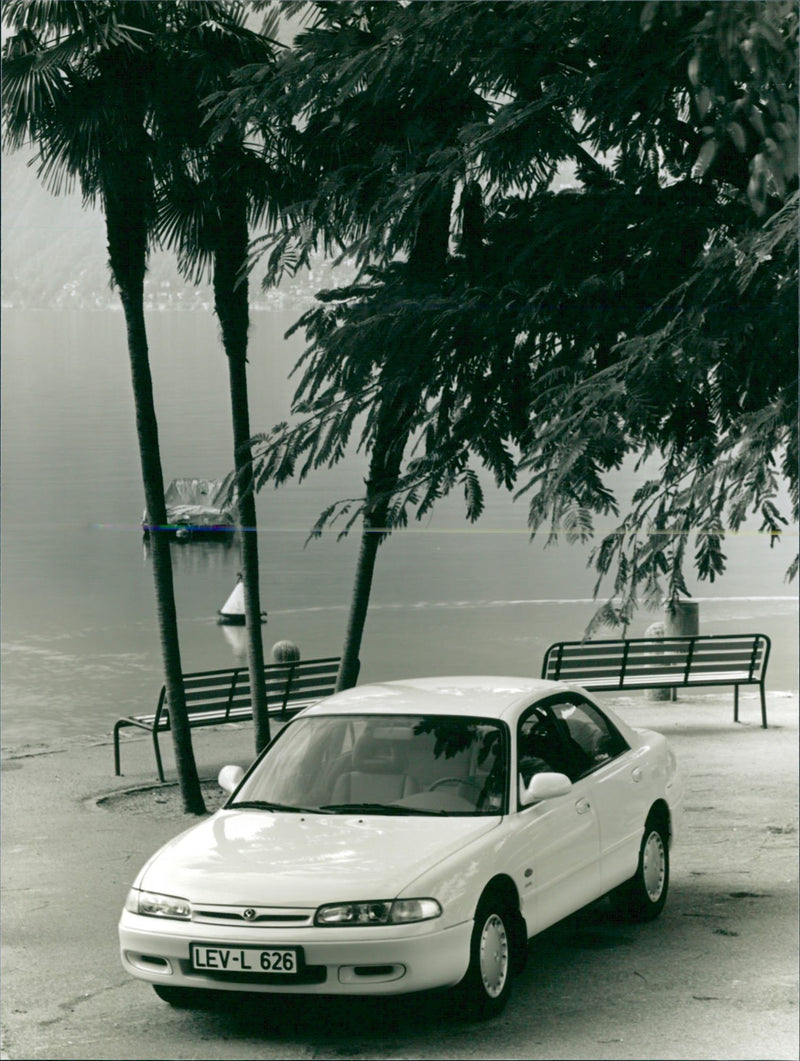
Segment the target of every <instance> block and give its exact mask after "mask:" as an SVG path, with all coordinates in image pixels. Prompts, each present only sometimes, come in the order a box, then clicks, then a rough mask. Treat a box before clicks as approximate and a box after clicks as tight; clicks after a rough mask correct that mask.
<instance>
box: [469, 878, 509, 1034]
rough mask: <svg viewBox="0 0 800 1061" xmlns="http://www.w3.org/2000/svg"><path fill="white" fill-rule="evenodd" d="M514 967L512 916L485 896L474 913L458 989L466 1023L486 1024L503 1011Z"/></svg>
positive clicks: (504, 905)
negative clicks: (464, 971)
mask: <svg viewBox="0 0 800 1061" xmlns="http://www.w3.org/2000/svg"><path fill="white" fill-rule="evenodd" d="M514 964H515V963H514V933H513V915H512V912H511V910H510V909H509V907H508V903H507V902H506V901H505V900H504V899H503V898H502V897H501V896H499V895H497V894H492V893H489V894H488V895H485V896H484V897H483V898H482V899H481V901H480V903H479V904H478V909H477V910H476V912H475V925H474V927H473V929H472V941H471V944H470V962H469V968H468V970H467V975H466V976H465V977H464V979H463V980H462V981H461V984H460V985H459V989H458V990H459V992H460V995H461V1001H462V1004H463V1007H464V1016H465V1017H466V1018H467V1019H471V1020H486V1019H488V1018H489V1017H496V1016H498V1014H500V1013H501V1012H502V1011H503V1009H504V1008H505V1005H506V1002H508V997H509V994H510V993H511V977H512V972H513V968H514Z"/></svg>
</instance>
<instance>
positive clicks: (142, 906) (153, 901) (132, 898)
mask: <svg viewBox="0 0 800 1061" xmlns="http://www.w3.org/2000/svg"><path fill="white" fill-rule="evenodd" d="M125 909H126V910H128V911H129V912H130V913H132V914H143V915H144V916H145V917H171V918H175V919H176V920H178V921H188V920H189V919H190V918H191V916H192V905H191V903H190V902H189V901H188V899H179V898H178V897H177V896H176V895H159V894H157V893H156V892H142V891H139V889H138V888H131V890H130V891H129V892H128V898H127V899H126V900H125Z"/></svg>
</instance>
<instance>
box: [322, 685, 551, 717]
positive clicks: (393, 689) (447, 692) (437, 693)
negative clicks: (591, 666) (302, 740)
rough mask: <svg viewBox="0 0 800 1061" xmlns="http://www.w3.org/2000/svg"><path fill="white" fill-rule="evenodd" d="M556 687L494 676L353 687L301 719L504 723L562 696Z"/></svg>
mask: <svg viewBox="0 0 800 1061" xmlns="http://www.w3.org/2000/svg"><path fill="white" fill-rule="evenodd" d="M567 689H568V687H567V686H566V685H564V684H563V683H562V682H553V681H545V680H543V679H541V678H518V677H503V676H497V675H458V676H451V677H438V678H405V679H402V680H400V681H390V682H377V683H374V684H371V685H358V686H355V687H354V688H352V689H346V690H345V691H344V692H341V693H336V694H335V695H334V696H330V697H327V698H326V699H325V700H321V701H320V702H319V703H318V704H315V705H314V706H313V707H308V708H306V709H305V710H304V711H303V712H302V714H303V715H338V714H361V713H365V712H366V713H370V714H372V713H374V714H433V715H469V716H473V717H475V716H477V717H479V718H497V719H505V720H508V719H509V718H510V717H513V716H514V715H515V714H516V713H517V712H518V711H520V710H521V709H522V708H525V707H528V706H529V705H530V704H532V703H533V702H534V701H535V700H538V699H540V698H541V697H544V696H548V695H550V694H552V693H556V692H559V691H562V692H564V691H567Z"/></svg>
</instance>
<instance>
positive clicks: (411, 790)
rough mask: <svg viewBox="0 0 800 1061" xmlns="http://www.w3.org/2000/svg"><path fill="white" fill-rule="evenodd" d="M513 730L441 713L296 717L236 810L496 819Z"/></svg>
mask: <svg viewBox="0 0 800 1061" xmlns="http://www.w3.org/2000/svg"><path fill="white" fill-rule="evenodd" d="M505 743H506V742H505V741H504V740H503V729H502V728H501V727H500V726H499V725H498V724H497V723H495V722H487V721H485V720H483V719H474V718H452V717H449V716H441V715H382V716H380V717H376V716H375V715H327V716H326V715H320V716H310V717H308V718H298V719H296V720H295V721H294V722H291V723H290V724H289V725H288V726H287V727H286V729H285V730H284V731H283V732H282V733H281V734H280V736H279V738H278V739H277V740H276V741H275V742H274V743H273V744H272V745H271V746H270V748H269V749H268V750H267V753H266V755H265V756H264V758H263V759H262V760H261V761H260V762H259V764H258V765H257V767H256V768H255V770H254V771H253V773H252V774H251V775H250V777H248V778H247V780H246V781H245V783H244V784H243V785H242V787H241V789H240V790H239V791H238V792H237V793H236V798H235V799H234V800H230V801H229V802H228V804H227V806H228V807H236V806H244V805H247V806H248V807H252V808H256V809H263V810H265V811H278V810H280V811H297V812H298V813H299V812H309V811H311V812H319V813H321V814H348V813H350V814H352V813H355V812H361V813H364V814H402V815H410V814H435V815H453V814H455V815H464V814H468V815H492V814H501V813H502V812H503V810H504V800H505V793H506V791H507V787H508V786H507V783H506V778H507V770H506V754H505Z"/></svg>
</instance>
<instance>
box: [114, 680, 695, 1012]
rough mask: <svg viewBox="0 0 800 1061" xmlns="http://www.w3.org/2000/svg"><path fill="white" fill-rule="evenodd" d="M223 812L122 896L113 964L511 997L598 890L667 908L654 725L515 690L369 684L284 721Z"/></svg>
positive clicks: (215, 982) (543, 689)
mask: <svg viewBox="0 0 800 1061" xmlns="http://www.w3.org/2000/svg"><path fill="white" fill-rule="evenodd" d="M220 784H221V785H222V787H223V788H224V789H226V790H227V791H230V792H231V795H230V797H229V799H228V801H227V803H226V804H225V806H224V807H223V808H222V809H221V810H219V811H217V813H216V814H214V815H213V816H212V817H210V818H208V819H206V820H204V821H202V822H201V823H200V824H198V825H195V826H193V827H192V828H190V829H189V830H188V831H186V832H184V833H182V834H181V835H180V836H178V837H176V838H175V839H174V840H172V841H171V842H170V843H168V844H166V845H165V846H164V847H163V848H161V850H160V851H158V852H157V853H156V854H155V855H154V856H153V857H152V858H151V859H150V861H149V862H148V863H147V864H146V865H145V866H144V868H143V869H142V870H141V872H140V873H139V875H138V876H137V878H136V880H135V881H134V884H133V887H132V888H131V890H130V893H129V895H128V898H127V901H126V903H125V908H124V911H123V913H122V918H121V920H120V925H119V938H120V947H121V953H122V962H123V965H124V966H125V968H126V969H127V970H128V972H130V973H131V974H132V975H133V976H136V977H138V978H140V979H142V980H146V981H148V982H150V983H151V984H152V985H153V986H154V988H155V990H156V992H157V993H158V995H159V996H160V997H161V998H163V999H165V1000H166V1001H168V1002H170V1003H172V1004H173V1005H190V1004H191V1003H192V1001H193V1000H195V999H197V998H198V997H199V995H198V991H197V989H214V990H223V991H246V992H259V991H261V992H273V993H279V992H286V993H292V994H336V995H356V994H358V995H367V994H370V995H388V994H399V993H402V992H409V991H420V990H427V989H430V988H440V987H451V986H455V985H458V988H457V990H459V991H461V992H462V993H463V995H464V998H465V1000H466V1002H467V1004H468V1006H469V1012H470V1013H471V1014H472V1015H474V1016H476V1017H485V1016H492V1015H494V1014H496V1013H499V1012H500V1010H501V1009H502V1008H503V1006H504V1005H505V1003H506V1001H507V998H508V993H509V990H510V987H511V979H512V975H513V973H514V971H515V970H518V969H520V968H521V967H522V964H523V963H524V959H525V954H526V950H527V941H528V939H530V937H532V936H534V935H536V933H538V932H541V931H542V930H543V929H545V928H547V927H548V926H549V925H552V924H554V923H555V922H556V921H559V920H560V919H561V918H563V917H566V916H567V915H568V914H571V913H574V912H575V911H576V910H579V909H580V908H581V907H583V906H586V905H587V904H588V903H590V902H592V901H594V900H596V899H599V898H601V897H602V896H604V895H606V894H607V893H611V896H612V899H613V900H614V902H615V903H616V904H617V906H618V908H619V909H620V911H621V912H622V913H623V914H624V915H627V916H630V917H631V918H634V919H638V920H647V919H650V918H653V917H655V916H656V915H658V914H659V913H660V911H661V909H662V907H663V905H664V902H665V900H666V897H667V887H668V883H669V850H670V846H671V844H672V842H673V840H674V839H675V835H676V832H677V830H678V825H679V817H680V809H681V800H682V786H681V782H680V776H679V774H678V770H677V766H676V762H675V757H674V755H673V754H672V752H671V750H670V748H669V746H668V744H667V742H666V740H665V738H664V737H663V736H661V735H660V734H658V733H653V732H648V731H638V730H635V729H632V728H631V727H629V726H628V725H626V724H625V723H624V722H623V721H622V720H621V719H619V718H617V717H616V716H615V715H613V714H612V713H611V712H610V711H608V710H601V709H600V708H599V707H598V706H597V704H596V703H595V702H594V701H593V700H592V699H591V698H590V697H589V696H588V695H587V694H586V693H585V692H584V691H583V690H581V689H579V688H577V687H575V686H567V685H563V684H560V683H557V682H548V681H540V680H534V679H530V678H502V677H499V678H495V677H459V678H425V679H412V680H407V681H397V682H386V683H383V684H376V685H364V686H360V687H357V688H354V689H350V690H348V691H347V692H344V693H339V694H337V695H336V696H332V697H329V698H328V699H326V700H324V701H321V702H320V703H318V704H316V705H315V706H314V707H310V708H307V709H306V710H305V711H303V712H302V713H300V714H298V715H297V716H296V717H295V718H294V719H293V720H292V721H291V722H290V723H289V724H288V725H286V726H285V727H284V729H283V730H282V731H281V732H280V733H279V734H278V736H277V737H276V738H275V740H273V742H272V743H271V744H270V746H269V747H268V748H267V749H266V750H265V752H264V753H262V755H261V756H260V757H259V758H258V759H257V760H256V762H255V763H254V764H253V765H252V766H251V767H250V769H249V770H248V771H247V773H246V774H244V775H243V774H242V770H241V769H240V768H239V767H235V766H231V767H225V768H224V769H223V770H222V772H221V774H220Z"/></svg>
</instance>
